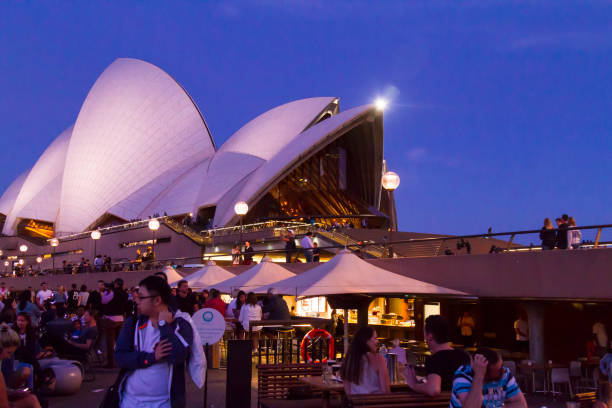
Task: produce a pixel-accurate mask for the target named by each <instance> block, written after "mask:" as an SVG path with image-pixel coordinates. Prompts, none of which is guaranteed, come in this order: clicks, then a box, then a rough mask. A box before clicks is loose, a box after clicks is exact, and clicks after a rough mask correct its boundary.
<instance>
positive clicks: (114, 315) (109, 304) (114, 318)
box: [102, 278, 128, 368]
mask: <svg viewBox="0 0 612 408" xmlns="http://www.w3.org/2000/svg"><path fill="white" fill-rule="evenodd" d="M127 303H128V294H127V292H126V291H125V290H124V289H123V279H119V278H118V279H115V281H114V282H113V287H112V289H107V290H106V291H105V292H104V294H103V295H102V304H103V305H104V319H103V327H104V335H105V336H106V358H107V365H106V368H115V360H114V356H115V353H114V351H113V350H114V348H115V341H116V339H117V337H118V335H119V333H120V332H121V328H122V327H123V322H124V320H125V313H126V311H127V310H128V307H127V306H128V304H127Z"/></svg>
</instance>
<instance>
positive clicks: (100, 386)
mask: <svg viewBox="0 0 612 408" xmlns="http://www.w3.org/2000/svg"><path fill="white" fill-rule="evenodd" d="M94 370H95V373H96V379H95V381H93V382H86V383H83V386H82V388H81V390H80V391H79V392H78V393H77V394H75V395H70V396H62V397H51V398H49V406H50V407H51V408H74V407H87V408H95V407H97V406H98V405H99V404H100V402H101V401H102V397H103V395H104V392H105V391H106V388H107V387H108V386H110V385H111V384H112V383H113V382H114V381H115V378H116V376H117V373H118V370H107V369H102V368H97V369H94ZM208 373H209V374H208V403H207V404H206V405H207V406H206V408H223V407H225V382H226V370H224V369H221V370H209V372H208ZM255 374H256V373H254V376H253V386H252V387H251V408H256V407H257V385H256V381H255V378H256V376H255ZM187 394H188V396H187V407H188V408H192V407H193V408H195V407H198V408H202V407H203V399H204V396H203V391H202V390H200V389H198V388H197V387H196V386H195V385H193V383H192V382H191V381H190V380H187ZM528 403H529V407H530V408H542V407H546V408H564V407H565V402H564V401H563V400H558V401H553V399H552V398H550V397H543V396H539V395H538V396H534V397H529V398H528Z"/></svg>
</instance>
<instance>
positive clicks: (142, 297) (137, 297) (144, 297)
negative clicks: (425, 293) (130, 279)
mask: <svg viewBox="0 0 612 408" xmlns="http://www.w3.org/2000/svg"><path fill="white" fill-rule="evenodd" d="M158 296H159V295H151V296H140V295H138V294H137V296H136V297H135V298H134V300H135V301H137V302H138V301H141V300H142V299H149V298H154V297H158Z"/></svg>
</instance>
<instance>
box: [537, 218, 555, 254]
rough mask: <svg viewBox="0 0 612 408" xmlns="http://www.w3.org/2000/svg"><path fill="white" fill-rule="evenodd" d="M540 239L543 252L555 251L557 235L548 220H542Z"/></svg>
mask: <svg viewBox="0 0 612 408" xmlns="http://www.w3.org/2000/svg"><path fill="white" fill-rule="evenodd" d="M540 239H541V240H542V250H543V251H546V250H551V249H555V241H556V239H557V234H556V232H555V228H554V227H553V224H552V222H551V221H550V218H545V219H544V226H543V227H542V231H540Z"/></svg>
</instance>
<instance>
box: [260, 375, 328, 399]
mask: <svg viewBox="0 0 612 408" xmlns="http://www.w3.org/2000/svg"><path fill="white" fill-rule="evenodd" d="M322 374H323V367H322V365H321V364H259V365H257V392H258V396H257V401H258V406H259V407H262V408H285V407H296V408H297V407H300V408H302V407H303V408H308V407H318V408H320V407H321V406H322V399H321V392H320V391H313V390H310V389H308V390H306V391H307V392H308V397H309V398H307V399H288V397H290V395H289V390H290V389H292V388H295V389H301V390H305V389H306V388H307V387H306V386H305V385H304V384H303V383H301V382H300V380H299V379H300V378H301V377H307V376H320V375H322Z"/></svg>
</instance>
